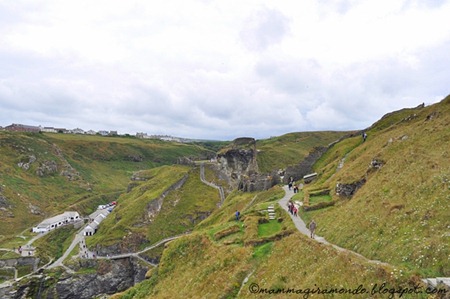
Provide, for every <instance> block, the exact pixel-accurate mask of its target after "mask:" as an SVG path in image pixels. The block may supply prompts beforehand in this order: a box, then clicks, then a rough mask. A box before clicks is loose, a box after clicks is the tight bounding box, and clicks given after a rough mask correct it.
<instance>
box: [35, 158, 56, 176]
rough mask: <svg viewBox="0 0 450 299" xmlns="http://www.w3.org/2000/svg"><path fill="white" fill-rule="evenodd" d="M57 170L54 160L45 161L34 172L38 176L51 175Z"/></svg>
mask: <svg viewBox="0 0 450 299" xmlns="http://www.w3.org/2000/svg"><path fill="white" fill-rule="evenodd" d="M57 171H58V164H56V162H55V161H45V162H43V163H42V164H41V166H39V168H38V169H37V170H36V174H37V175H38V176H40V177H43V176H45V175H51V174H54V173H56V172H57Z"/></svg>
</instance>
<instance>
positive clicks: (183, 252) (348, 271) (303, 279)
mask: <svg viewBox="0 0 450 299" xmlns="http://www.w3.org/2000/svg"><path fill="white" fill-rule="evenodd" d="M281 193H282V192H280V189H279V188H278V187H275V188H274V189H273V190H270V191H268V192H265V193H262V194H252V195H251V196H248V195H249V194H242V193H235V194H233V195H231V196H230V197H228V199H227V202H226V203H225V210H226V211H228V212H224V213H221V212H216V213H214V214H213V215H212V216H211V217H210V218H209V219H207V220H206V221H205V222H202V223H201V225H200V226H199V228H198V229H197V230H196V231H195V232H194V233H193V234H191V235H189V236H186V237H183V238H180V239H177V240H174V241H172V242H170V243H169V244H168V245H167V247H166V249H165V250H164V252H163V256H162V259H161V263H160V264H159V266H158V268H155V269H153V270H151V271H150V272H149V273H148V276H149V279H147V280H145V281H143V282H141V283H140V284H138V285H137V286H135V287H133V288H131V289H130V290H128V291H126V292H124V293H122V294H118V295H116V296H114V298H123V299H124V298H127V299H129V298H135V299H137V298H180V297H185V298H236V297H239V298H255V297H256V298H267V297H268V296H269V295H270V292H273V291H274V290H278V289H285V290H288V289H295V290H305V289H314V288H317V287H320V288H322V289H333V288H338V289H352V290H356V289H358V287H359V286H360V285H362V286H363V287H365V288H366V289H367V291H369V290H370V289H369V288H372V287H373V285H374V283H375V282H378V283H379V284H381V283H382V282H386V283H387V284H388V285H389V286H390V287H393V286H396V287H398V286H405V287H406V286H407V285H408V282H409V281H410V280H411V279H412V278H411V277H410V276H409V274H408V273H403V272H401V271H400V269H395V270H394V269H393V268H390V267H386V266H380V265H374V264H369V263H367V262H365V261H364V260H361V259H359V258H356V257H354V256H351V255H348V254H346V253H340V252H338V251H336V250H334V249H333V248H331V247H329V246H325V245H321V244H318V243H316V242H314V241H312V240H310V239H309V238H307V237H305V236H303V235H301V234H300V233H299V232H297V231H296V230H295V229H294V227H293V224H292V222H291V221H290V220H288V215H287V214H286V213H285V212H284V211H282V210H281V209H279V208H277V213H278V215H279V216H280V217H282V218H283V219H284V221H282V222H281V223H279V222H278V221H276V220H273V221H270V222H266V223H260V219H267V216H265V214H264V213H263V212H262V211H263V210H265V209H266V208H267V205H268V204H270V203H272V204H276V200H277V199H278V198H280V196H281V195H282V194H281ZM255 196H257V197H261V198H259V199H255V200H253V199H254V197H255ZM239 206H241V207H243V209H242V211H243V220H242V222H236V221H235V220H234V217H233V211H234V210H235V209H236V208H238V207H239ZM246 277H248V282H247V283H246V284H242V282H243V281H244V280H245V278H246ZM264 289H266V291H267V292H264ZM251 290H253V291H254V290H259V291H261V290H263V291H262V292H261V293H259V294H255V293H252V292H251ZM271 290H272V291H271ZM271 295H272V296H275V297H276V298H285V297H286V296H287V295H286V294H278V295H274V294H271ZM371 298H384V297H383V296H382V295H379V294H376V293H375V294H374V295H373V296H372V297H371Z"/></svg>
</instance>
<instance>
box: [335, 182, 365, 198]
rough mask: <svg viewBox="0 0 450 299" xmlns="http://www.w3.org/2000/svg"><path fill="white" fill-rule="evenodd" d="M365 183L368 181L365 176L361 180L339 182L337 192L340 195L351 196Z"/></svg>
mask: <svg viewBox="0 0 450 299" xmlns="http://www.w3.org/2000/svg"><path fill="white" fill-rule="evenodd" d="M365 183H366V179H365V178H364V179H361V180H359V181H356V182H353V183H350V184H341V183H338V184H337V185H336V194H337V195H339V196H345V197H351V196H353V194H355V192H356V191H357V190H358V189H359V188H361V187H362V186H363V185H364V184H365Z"/></svg>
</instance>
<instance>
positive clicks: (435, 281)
mask: <svg viewBox="0 0 450 299" xmlns="http://www.w3.org/2000/svg"><path fill="white" fill-rule="evenodd" d="M283 190H284V192H285V194H284V197H283V198H282V199H280V200H279V201H278V204H279V205H280V206H281V208H282V209H284V210H285V211H286V213H287V214H288V215H289V216H290V217H291V219H292V221H293V222H294V224H295V227H296V228H297V229H298V230H299V231H300V232H301V233H302V234H304V235H306V236H308V237H310V231H309V229H308V228H307V226H306V224H305V222H304V221H303V220H302V219H301V218H300V217H299V216H298V217H296V216H293V215H292V214H291V213H289V210H288V206H287V203H288V202H289V200H290V199H291V197H292V196H293V195H294V191H293V190H289V187H288V186H283ZM314 240H315V241H317V242H319V243H322V244H325V245H329V246H332V247H333V248H335V249H336V250H338V251H340V252H346V253H349V254H352V255H354V256H357V257H359V258H361V259H363V260H365V261H366V262H368V263H371V264H376V265H383V266H390V267H393V266H392V265H390V264H388V263H385V262H381V261H377V260H371V259H369V258H367V257H365V256H363V255H361V254H359V253H357V252H354V251H352V250H349V249H345V248H342V247H339V246H337V245H335V244H332V243H330V242H328V241H327V240H325V238H323V237H320V236H317V235H316V236H315V238H314ZM422 281H423V282H424V283H426V284H428V285H430V286H431V287H434V288H435V287H437V286H439V284H444V285H446V286H447V287H450V277H437V278H424V279H422Z"/></svg>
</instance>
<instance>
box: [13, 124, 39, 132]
mask: <svg viewBox="0 0 450 299" xmlns="http://www.w3.org/2000/svg"><path fill="white" fill-rule="evenodd" d="M5 130H7V131H12V132H31V133H39V132H40V131H41V128H40V127H38V126H29V125H22V124H11V125H9V126H6V127H5Z"/></svg>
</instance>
